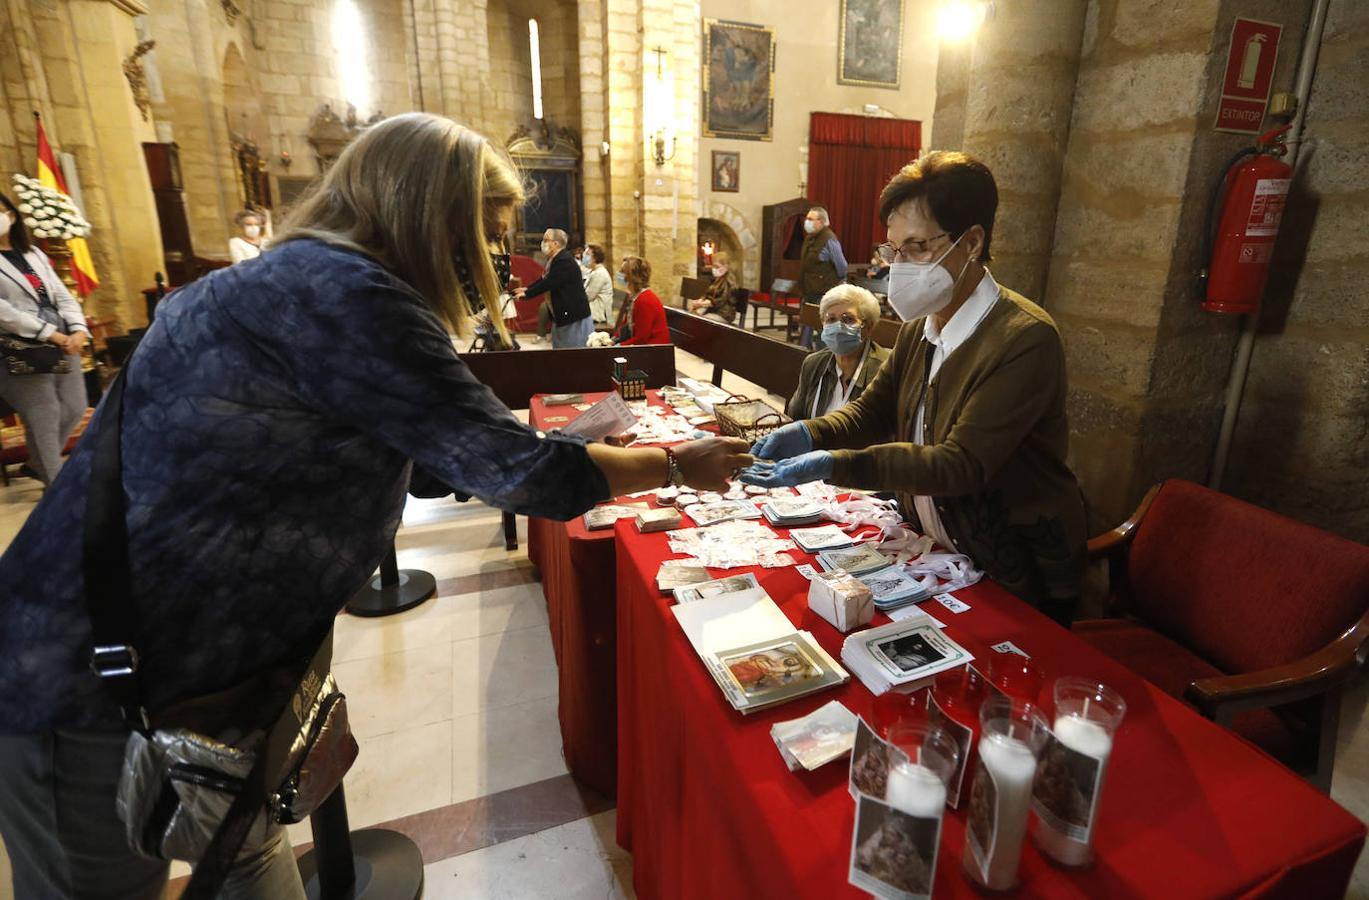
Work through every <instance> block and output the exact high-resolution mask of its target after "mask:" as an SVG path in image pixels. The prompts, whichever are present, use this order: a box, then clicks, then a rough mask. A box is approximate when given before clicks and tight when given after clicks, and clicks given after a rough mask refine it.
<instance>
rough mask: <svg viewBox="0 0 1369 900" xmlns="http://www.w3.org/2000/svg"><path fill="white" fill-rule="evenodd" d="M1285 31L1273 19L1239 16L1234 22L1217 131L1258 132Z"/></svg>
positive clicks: (1227, 54) (1223, 80)
mask: <svg viewBox="0 0 1369 900" xmlns="http://www.w3.org/2000/svg"><path fill="white" fill-rule="evenodd" d="M1282 33H1283V26H1282V25H1275V24H1274V23H1273V22H1259V21H1256V20H1255V19H1237V20H1236V21H1235V22H1233V23H1232V25H1231V46H1230V47H1229V48H1228V49H1227V53H1226V75H1225V77H1224V78H1223V79H1222V99H1221V102H1220V103H1218V104H1217V122H1216V125H1215V126H1214V127H1215V128H1216V129H1217V130H1218V131H1232V132H1236V133H1239V134H1259V132H1260V123H1261V122H1263V121H1264V111H1265V106H1266V105H1267V104H1268V103H1269V90H1270V86H1271V85H1272V83H1273V81H1274V63H1275V62H1277V61H1278V58H1279V35H1280V34H1282Z"/></svg>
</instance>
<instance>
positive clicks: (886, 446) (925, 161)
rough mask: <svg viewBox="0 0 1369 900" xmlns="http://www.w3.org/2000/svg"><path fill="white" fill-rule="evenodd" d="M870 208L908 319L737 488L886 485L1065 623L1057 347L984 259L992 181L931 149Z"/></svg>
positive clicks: (971, 165) (1067, 548)
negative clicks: (862, 373) (838, 395)
mask: <svg viewBox="0 0 1369 900" xmlns="http://www.w3.org/2000/svg"><path fill="white" fill-rule="evenodd" d="M879 208H880V218H881V220H882V221H883V222H884V223H885V224H886V225H887V226H888V238H889V242H888V243H886V244H883V245H882V246H881V247H880V256H881V257H882V258H883V259H885V260H887V261H888V262H889V263H890V271H889V305H890V306H892V307H893V308H894V311H895V312H897V313H898V315H899V317H900V318H902V319H903V320H904V321H906V322H910V323H911V325H909V326H908V327H905V328H903V330H902V331H901V332H900V333H899V338H898V343H897V345H896V346H895V347H894V352H893V355H892V357H891V358H890V360H889V362H888V364H887V365H885V366H884V367H883V368H882V369H880V372H879V375H878V376H877V377H876V378H875V380H874V382H873V383H871V384H870V386H869V387H868V388H867V389H866V390H865V392H864V393H863V394H862V395H861V396H860V399H859V400H856V401H854V402H852V403H851V404H849V405H848V406H845V407H843V408H841V409H839V410H837V411H836V412H833V413H830V414H828V415H825V416H822V417H821V418H817V417H814V418H812V419H809V420H808V421H805V422H795V423H792V424H789V425H786V426H784V427H783V428H780V429H777V430H776V431H774V432H772V433H771V434H770V435H769V436H767V437H766V438H765V439H764V440H763V441H760V442H759V443H758V444H757V445H756V447H755V450H754V452H755V455H756V456H758V457H763V458H764V459H765V460H770V462H758V463H757V464H756V465H755V466H753V467H752V468H751V469H749V470H747V471H746V472H745V473H743V476H742V480H743V481H746V482H749V483H752V484H761V485H766V486H778V485H792V484H800V483H803V482H806V481H813V480H815V479H819V478H822V479H828V480H830V481H832V482H833V483H835V484H839V485H847V486H851V487H858V488H864V489H867V490H876V491H883V490H889V491H895V492H897V494H898V499H899V508H900V509H901V510H902V511H903V514H904V516H905V517H906V518H907V519H908V520H909V521H910V522H914V523H915V527H917V528H918V529H919V530H920V531H922V532H924V533H926V534H930V535H931V536H932V537H933V538H935V539H936V541H937V543H939V544H941V545H942V546H943V547H945V548H947V549H950V550H957V551H959V552H961V553H965V554H967V555H968V556H970V557H971V558H972V559H973V560H974V561H975V563H976V564H977V565H978V566H979V568H981V569H983V570H984V571H985V572H986V573H987V574H988V575H989V576H990V577H991V578H993V579H994V580H995V581H997V582H999V583H1000V584H1001V585H1003V587H1005V588H1007V589H1008V590H1010V591H1012V592H1013V593H1015V594H1017V595H1018V596H1019V597H1022V598H1023V599H1024V600H1027V601H1028V602H1030V603H1033V604H1034V605H1035V606H1037V607H1038V608H1039V609H1041V610H1042V611H1043V612H1045V613H1046V614H1047V615H1049V616H1051V617H1052V618H1054V619H1056V620H1057V621H1060V622H1068V621H1069V620H1070V618H1071V616H1072V613H1073V610H1074V606H1075V602H1076V600H1077V599H1078V596H1079V581H1080V577H1081V575H1082V572H1083V564H1084V545H1085V540H1086V537H1085V525H1084V504H1083V498H1082V496H1081V494H1080V492H1079V485H1078V483H1077V482H1076V481H1075V478H1074V473H1073V472H1071V471H1070V468H1069V465H1068V464H1067V463H1066V461H1065V457H1066V453H1067V451H1068V449H1069V423H1068V421H1067V420H1066V417H1065V396H1066V390H1067V385H1066V380H1065V353H1064V348H1063V346H1062V345H1061V343H1060V333H1059V331H1058V330H1057V329H1056V326H1055V322H1054V321H1053V320H1052V319H1051V317H1050V316H1049V315H1047V314H1046V312H1045V311H1044V310H1043V309H1041V307H1039V306H1037V305H1036V304H1035V303H1033V302H1032V301H1030V300H1028V299H1026V298H1025V297H1022V296H1021V295H1019V294H1016V293H1014V292H1013V291H1010V290H1007V289H1006V288H1003V287H1000V286H999V285H998V283H997V282H995V281H994V279H993V276H992V275H991V274H989V270H988V269H987V268H985V266H984V263H985V262H987V261H988V260H989V259H990V256H989V246H990V243H991V241H992V238H993V226H994V214H995V212H996V211H997V208H998V189H997V186H996V185H995V184H994V179H993V174H992V173H991V172H990V171H989V169H988V168H987V167H986V166H985V165H984V164H983V163H981V162H980V161H979V160H977V159H975V158H973V157H971V156H968V155H966V154H964V153H949V152H938V153H931V154H928V155H927V156H925V157H923V158H922V159H921V160H918V161H917V162H915V163H911V164H909V165H907V166H905V167H904V168H903V170H902V171H900V172H899V173H898V174H897V175H895V176H894V178H893V179H892V180H891V181H890V182H889V184H888V185H887V186H886V187H885V188H884V191H883V193H882V194H881V195H880V205H879ZM804 414H805V415H811V414H812V412H811V409H810V410H805V411H804Z"/></svg>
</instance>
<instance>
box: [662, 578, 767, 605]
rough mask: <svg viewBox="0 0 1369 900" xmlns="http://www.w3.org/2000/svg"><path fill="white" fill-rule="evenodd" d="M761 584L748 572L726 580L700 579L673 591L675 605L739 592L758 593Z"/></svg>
mask: <svg viewBox="0 0 1369 900" xmlns="http://www.w3.org/2000/svg"><path fill="white" fill-rule="evenodd" d="M759 590H761V584H760V582H759V581H757V580H756V576H755V575H753V574H752V573H750V572H747V573H746V574H745V575H729V576H728V577H726V578H715V579H713V580H711V581H708V580H703V579H700V580H699V581H696V582H694V583H693V584H685V585H681V586H679V587H677V588H675V590H674V594H675V602H676V603H693V602H695V601H697V600H707V599H709V598H710V597H721V596H722V595H723V594H735V593H738V592H740V591H759Z"/></svg>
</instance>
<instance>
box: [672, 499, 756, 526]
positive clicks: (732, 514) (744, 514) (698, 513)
mask: <svg viewBox="0 0 1369 900" xmlns="http://www.w3.org/2000/svg"><path fill="white" fill-rule="evenodd" d="M685 514H686V515H688V516H689V517H690V518H691V519H693V520H694V523H695V524H696V525H698V526H700V527H704V526H707V525H716V524H717V523H719V522H730V521H732V520H733V519H759V518H760V517H761V511H760V507H758V506H756V504H755V503H753V502H751V501H750V500H719V501H717V502H715V503H695V504H694V505H693V506H689V507H686V508H685Z"/></svg>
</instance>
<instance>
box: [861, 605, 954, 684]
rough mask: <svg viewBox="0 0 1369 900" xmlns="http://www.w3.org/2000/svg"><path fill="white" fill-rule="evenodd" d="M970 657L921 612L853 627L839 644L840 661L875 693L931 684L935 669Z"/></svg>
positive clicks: (945, 668) (950, 667)
mask: <svg viewBox="0 0 1369 900" xmlns="http://www.w3.org/2000/svg"><path fill="white" fill-rule="evenodd" d="M973 660H974V656H973V655H971V653H970V652H969V651H968V650H966V649H965V648H964V647H962V646H960V645H959V644H957V643H956V642H955V641H953V640H951V639H950V638H948V637H946V635H944V634H943V633H942V632H941V630H940V629H939V628H937V627H936V624H935V623H934V622H933V621H932V619H931V617H929V616H927V615H924V614H921V613H919V614H916V615H913V616H909V617H907V618H905V619H901V620H899V621H897V622H890V623H889V624H888V625H881V626H879V627H878V628H867V629H866V630H865V631H857V632H856V633H855V634H853V635H850V636H849V637H847V638H846V641H845V643H843V644H842V645H841V661H842V662H844V663H846V665H848V666H850V667H851V671H852V672H855V673H856V677H857V678H859V679H860V681H861V683H862V684H864V685H865V686H866V687H867V688H869V689H870V692H871V693H872V694H875V695H876V696H878V695H880V694H883V693H884V692H885V691H888V690H890V689H896V690H898V691H900V692H902V693H908V692H911V691H915V690H917V689H918V688H922V687H925V686H927V685H928V684H931V682H932V679H933V676H935V675H936V674H937V673H938V672H944V671H946V670H947V669H954V668H955V667H957V666H963V665H965V664H966V663H968V662H971V661H973Z"/></svg>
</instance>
